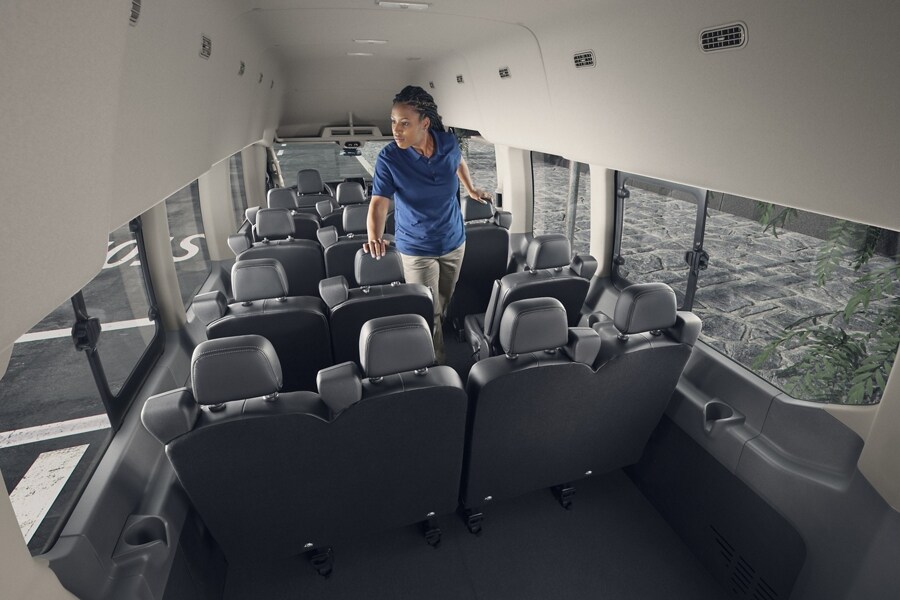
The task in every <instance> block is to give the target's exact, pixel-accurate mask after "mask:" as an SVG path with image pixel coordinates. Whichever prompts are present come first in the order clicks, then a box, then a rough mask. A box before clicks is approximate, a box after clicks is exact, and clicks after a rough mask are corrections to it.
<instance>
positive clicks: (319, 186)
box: [297, 169, 325, 194]
mask: <svg viewBox="0 0 900 600" xmlns="http://www.w3.org/2000/svg"><path fill="white" fill-rule="evenodd" d="M324 189H325V185H324V184H323V183H322V176H321V175H319V172H318V171H317V170H315V169H301V170H300V171H298V172H297V193H298V194H321V193H322V190H324Z"/></svg>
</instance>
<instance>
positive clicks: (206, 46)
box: [200, 35, 212, 60]
mask: <svg viewBox="0 0 900 600" xmlns="http://www.w3.org/2000/svg"><path fill="white" fill-rule="evenodd" d="M211 55H212V40H211V39H210V37H209V36H208V35H204V36H203V39H202V41H201V42H200V58H203V59H205V60H209V57H210V56H211Z"/></svg>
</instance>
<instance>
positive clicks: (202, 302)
mask: <svg viewBox="0 0 900 600" xmlns="http://www.w3.org/2000/svg"><path fill="white" fill-rule="evenodd" d="M191 306H192V307H193V309H194V314H195V315H197V318H198V319H200V322H201V323H203V324H204V325H209V324H210V323H212V322H213V321H215V320H216V319H221V318H222V317H223V316H224V315H225V312H226V311H227V310H228V300H227V299H226V298H225V294H223V293H222V292H221V291H219V290H216V291H215V292H206V293H205V294H197V295H196V296H194V303H193V304H192V305H191Z"/></svg>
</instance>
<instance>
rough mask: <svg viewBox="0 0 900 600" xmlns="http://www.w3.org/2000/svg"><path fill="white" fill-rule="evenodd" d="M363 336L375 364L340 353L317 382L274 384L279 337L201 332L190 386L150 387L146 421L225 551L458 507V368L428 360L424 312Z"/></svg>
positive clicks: (286, 544) (298, 543) (245, 554)
mask: <svg viewBox="0 0 900 600" xmlns="http://www.w3.org/2000/svg"><path fill="white" fill-rule="evenodd" d="M248 338H250V339H249V340H248ZM360 338H361V342H360V345H361V347H362V348H363V356H364V357H365V358H364V359H363V365H365V366H366V369H367V370H366V373H365V376H366V378H362V377H361V376H360V373H359V370H358V369H357V367H356V366H355V365H354V364H353V363H344V364H342V365H336V366H335V367H332V368H330V369H325V370H323V371H322V372H321V373H320V376H319V391H320V394H313V393H306V392H298V393H294V394H280V395H277V396H276V395H275V392H276V390H277V389H278V388H277V383H278V381H277V380H278V377H277V376H278V375H280V372H281V370H280V368H277V367H275V364H277V359H276V358H274V351H272V350H270V349H268V348H266V344H267V342H266V341H265V340H264V339H262V338H259V337H257V336H244V337H243V338H236V339H235V338H232V339H230V340H214V341H210V342H204V343H203V344H201V345H200V346H198V348H197V351H195V353H194V359H193V366H192V375H193V388H194V391H193V393H192V392H191V391H190V390H185V389H182V390H175V391H174V392H169V393H168V394H164V395H162V396H157V397H154V398H151V399H149V400H148V401H147V403H146V405H145V408H144V411H143V413H142V419H143V422H144V424H145V426H146V427H147V429H148V430H149V431H150V432H151V433H152V434H153V435H154V436H156V437H157V439H159V440H160V441H161V442H162V443H164V444H165V445H166V453H167V455H168V456H169V459H170V460H171V462H172V465H173V467H174V468H175V472H176V474H177V475H178V478H179V480H180V481H181V483H182V485H183V487H184V489H185V490H186V491H187V493H188V496H189V497H190V498H191V501H192V502H193V504H194V506H195V507H196V509H197V511H198V513H199V514H200V516H201V517H202V518H203V520H204V522H205V523H206V524H207V526H208V527H209V529H210V531H211V532H212V534H213V537H215V538H216V541H217V542H218V543H219V545H220V546H221V548H222V549H223V551H224V552H225V554H226V557H228V558H229V559H238V558H241V559H255V560H267V559H272V558H286V557H289V556H292V555H295V554H299V553H301V552H303V551H304V549H306V548H307V547H308V546H307V545H310V547H320V546H324V545H328V544H330V543H333V541H334V539H336V538H338V537H343V536H346V535H348V534H350V535H361V534H366V533H369V532H374V531H380V530H383V529H388V528H392V527H397V526H400V525H406V524H410V523H414V522H416V521H422V520H424V519H425V518H426V517H427V516H428V515H429V513H433V514H436V515H440V514H446V513H450V512H452V511H453V510H454V509H455V507H456V504H457V501H458V497H459V477H460V473H461V465H462V454H463V444H464V441H465V414H466V405H467V399H466V394H465V391H464V390H463V386H462V383H461V382H460V380H459V376H458V375H457V374H456V372H455V371H453V370H452V369H450V368H449V367H431V366H430V365H431V363H432V362H433V360H434V354H433V350H432V347H431V333H430V329H429V328H428V325H427V323H426V322H425V321H424V320H422V319H421V318H420V317H416V316H401V317H389V318H388V320H387V321H385V320H383V319H376V320H375V321H370V322H369V323H367V324H366V326H365V327H364V328H363V331H362V334H361V336H360ZM235 340H236V341H235ZM251 342H252V343H251ZM245 347H246V349H245ZM397 349H400V351H399V352H398V351H397ZM223 374H224V375H223ZM251 396H268V401H266V399H264V398H260V397H256V398H252V399H249V400H248V399H244V398H250V397H251ZM211 405H213V406H216V408H215V409H214V410H211V409H212V406H211ZM219 405H221V406H219Z"/></svg>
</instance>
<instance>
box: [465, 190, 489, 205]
mask: <svg viewBox="0 0 900 600" xmlns="http://www.w3.org/2000/svg"><path fill="white" fill-rule="evenodd" d="M468 192H469V197H470V198H471V199H472V200H478V201H479V202H481V203H482V204H490V203H491V201H492V200H493V199H494V197H493V196H491V195H490V194H489V193H487V192H486V191H484V190H482V189H481V188H474V189H471V190H468Z"/></svg>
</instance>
